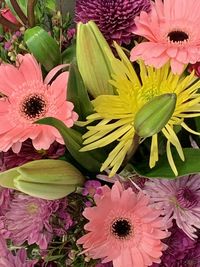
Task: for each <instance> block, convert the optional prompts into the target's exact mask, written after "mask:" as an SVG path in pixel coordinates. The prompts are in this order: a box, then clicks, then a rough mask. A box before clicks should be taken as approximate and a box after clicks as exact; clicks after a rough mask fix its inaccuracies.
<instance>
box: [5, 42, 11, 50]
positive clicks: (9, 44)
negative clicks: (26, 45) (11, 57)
mask: <svg viewBox="0 0 200 267" xmlns="http://www.w3.org/2000/svg"><path fill="white" fill-rule="evenodd" d="M11 45H12V43H11V41H8V42H5V44H4V49H5V50H9V49H10V47H11Z"/></svg>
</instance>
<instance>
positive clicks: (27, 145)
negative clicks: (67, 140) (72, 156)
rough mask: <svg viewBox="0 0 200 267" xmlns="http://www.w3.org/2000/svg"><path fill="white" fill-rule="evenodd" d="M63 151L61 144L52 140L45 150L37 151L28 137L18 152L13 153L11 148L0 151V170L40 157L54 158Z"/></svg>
mask: <svg viewBox="0 0 200 267" xmlns="http://www.w3.org/2000/svg"><path fill="white" fill-rule="evenodd" d="M64 153H65V147H64V146H63V145H60V144H58V143H57V142H54V143H53V144H52V145H51V146H50V148H49V149H48V150H47V151H46V150H40V151H37V150H35V149H34V147H33V145H32V142H31V140H30V139H28V140H27V141H25V142H24V143H23V145H22V148H21V150H20V152H19V153H17V154H15V153H14V152H13V151H12V149H9V150H8V151H7V152H0V171H5V170H8V169H11V168H14V167H17V166H20V165H23V164H24V163H26V162H29V161H32V160H39V159H42V158H51V159H55V158H58V157H60V156H62V155H63V154H64Z"/></svg>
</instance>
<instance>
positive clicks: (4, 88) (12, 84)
mask: <svg viewBox="0 0 200 267" xmlns="http://www.w3.org/2000/svg"><path fill="white" fill-rule="evenodd" d="M24 82H25V80H24V77H23V76H22V74H21V73H20V72H19V70H18V69H17V68H16V67H14V66H13V65H10V64H2V65H0V92H1V93H3V94H5V95H7V96H9V95H11V93H12V91H13V90H17V89H18V88H19V87H20V86H21V85H22V84H23V83H24Z"/></svg>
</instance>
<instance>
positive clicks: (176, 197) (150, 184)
mask: <svg viewBox="0 0 200 267" xmlns="http://www.w3.org/2000/svg"><path fill="white" fill-rule="evenodd" d="M199 178H200V176H199V174H197V175H191V176H185V177H180V178H177V179H174V180H166V179H165V180H164V179H151V180H148V181H147V182H146V183H145V187H144V189H145V191H146V193H147V194H148V195H149V196H150V197H151V199H152V202H153V203H154V204H153V206H155V207H157V208H159V209H162V210H163V215H165V219H166V221H168V222H170V221H171V220H172V219H175V220H176V223H177V225H178V227H179V228H180V229H182V230H183V231H184V232H185V233H186V234H187V235H188V236H189V237H190V238H195V237H196V235H195V233H194V232H195V231H196V228H200V183H199Z"/></svg>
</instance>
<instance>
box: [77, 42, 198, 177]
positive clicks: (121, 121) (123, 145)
mask: <svg viewBox="0 0 200 267" xmlns="http://www.w3.org/2000/svg"><path fill="white" fill-rule="evenodd" d="M115 46H116V49H117V52H118V54H119V56H120V59H121V60H119V59H117V58H115V57H114V56H111V55H110V61H111V65H112V69H113V75H112V80H111V81H110V82H111V84H112V85H114V86H115V88H116V91H117V94H116V95H101V96H98V97H97V98H96V99H95V100H93V101H92V104H93V106H94V110H95V111H96V113H94V114H92V115H90V116H88V117H87V121H88V123H90V122H93V121H95V120H100V122H99V123H98V124H97V125H96V126H88V127H87V129H88V130H89V131H88V132H87V133H86V134H84V135H83V138H84V139H85V141H84V143H83V144H84V145H85V146H84V147H83V148H82V149H81V151H87V150H92V149H95V148H99V147H104V146H106V145H108V144H110V143H112V142H114V141H118V144H117V146H116V147H115V148H114V149H113V150H112V151H111V152H110V154H109V155H108V158H107V159H106V161H105V162H104V163H103V165H102V168H101V171H103V170H105V169H106V168H109V169H112V170H111V173H110V176H113V175H114V174H115V173H116V172H117V170H118V169H119V168H120V166H121V164H122V162H123V160H124V158H125V157H126V155H127V153H128V151H129V150H130V149H131V147H132V145H133V140H134V136H135V129H134V119H135V116H136V114H137V112H138V111H139V110H140V109H141V108H142V107H143V106H144V104H146V103H147V102H148V101H149V100H151V99H152V98H154V97H155V96H159V95H162V94H167V93H170V94H171V93H175V94H176V96H177V101H176V107H175V110H174V113H173V115H172V116H171V118H170V119H169V121H168V123H167V124H166V125H165V126H164V127H163V129H162V130H161V131H162V133H163V134H164V136H165V137H166V138H167V146H166V150H167V157H168V161H169V164H170V166H171V168H172V170H173V172H174V173H175V175H178V172H177V169H176V166H175V163H174V161H173V157H172V153H171V149H170V145H171V144H172V145H173V146H175V148H176V150H177V152H178V154H179V156H180V158H181V159H182V160H184V154H183V150H182V147H181V144H180V142H179V140H178V137H177V135H176V133H175V131H174V129H173V128H174V126H175V125H181V126H182V127H183V128H185V129H186V130H187V131H189V132H191V133H194V134H199V133H196V132H194V131H193V130H191V129H190V128H189V127H188V126H187V125H186V124H185V123H184V118H192V117H196V116H200V94H199V93H198V92H197V91H198V88H200V81H199V80H197V78H196V77H195V76H194V73H191V74H190V75H188V76H186V77H185V76H184V74H183V75H175V74H173V73H172V72H171V69H170V66H169V64H166V65H165V66H164V67H162V68H160V69H155V68H153V67H147V66H145V65H144V63H143V62H141V61H140V62H139V66H140V79H139V78H138V77H137V74H136V73H135V70H134V69H133V67H132V65H131V63H130V62H129V60H128V58H127V57H126V55H125V54H124V52H123V51H122V49H121V48H120V47H119V46H118V45H117V44H115ZM161 119H162V118H161ZM157 161H158V141H157V134H154V135H153V136H152V142H151V152H150V160H149V166H150V167H151V168H152V167H154V166H155V164H156V162H157Z"/></svg>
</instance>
